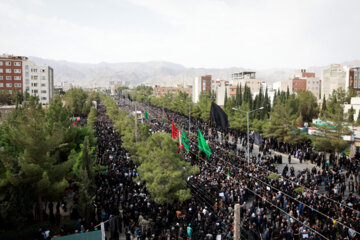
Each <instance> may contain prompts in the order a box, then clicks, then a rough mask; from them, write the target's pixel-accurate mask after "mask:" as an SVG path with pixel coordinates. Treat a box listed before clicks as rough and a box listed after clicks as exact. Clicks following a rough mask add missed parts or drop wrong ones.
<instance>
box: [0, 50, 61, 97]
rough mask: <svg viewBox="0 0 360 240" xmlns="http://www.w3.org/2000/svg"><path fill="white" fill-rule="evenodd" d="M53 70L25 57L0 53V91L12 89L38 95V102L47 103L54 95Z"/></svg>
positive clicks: (10, 91) (11, 90) (10, 90)
mask: <svg viewBox="0 0 360 240" xmlns="http://www.w3.org/2000/svg"><path fill="white" fill-rule="evenodd" d="M53 74H54V71H53V69H52V68H51V67H49V66H46V65H44V66H39V65H36V64H35V63H34V62H32V61H29V60H28V58H27V57H23V56H13V55H7V54H4V55H0V91H8V92H9V93H12V92H13V91H14V90H16V91H21V92H24V93H25V92H28V93H29V94H30V95H32V96H38V97H39V100H40V103H42V104H48V103H49V101H50V99H52V98H53V97H54V75H53Z"/></svg>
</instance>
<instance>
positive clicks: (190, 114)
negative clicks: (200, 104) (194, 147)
mask: <svg viewBox="0 0 360 240" xmlns="http://www.w3.org/2000/svg"><path fill="white" fill-rule="evenodd" d="M190 124H191V104H190V102H189V136H190Z"/></svg>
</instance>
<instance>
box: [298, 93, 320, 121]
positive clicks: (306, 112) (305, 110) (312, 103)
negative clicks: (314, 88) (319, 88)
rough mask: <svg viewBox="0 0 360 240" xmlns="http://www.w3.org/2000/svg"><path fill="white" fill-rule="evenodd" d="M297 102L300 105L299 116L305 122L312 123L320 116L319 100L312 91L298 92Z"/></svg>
mask: <svg viewBox="0 0 360 240" xmlns="http://www.w3.org/2000/svg"><path fill="white" fill-rule="evenodd" d="M297 102H298V104H299V112H298V113H299V115H301V116H302V118H303V121H305V122H311V121H312V119H313V118H316V117H317V116H318V114H319V107H318V104H317V99H316V97H315V96H314V94H313V93H312V92H310V91H301V90H300V91H298V96H297Z"/></svg>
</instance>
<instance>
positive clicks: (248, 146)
mask: <svg viewBox="0 0 360 240" xmlns="http://www.w3.org/2000/svg"><path fill="white" fill-rule="evenodd" d="M249 113H250V112H246V119H247V155H248V165H250V143H249Z"/></svg>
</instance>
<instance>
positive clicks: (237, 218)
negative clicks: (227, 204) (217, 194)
mask: <svg viewBox="0 0 360 240" xmlns="http://www.w3.org/2000/svg"><path fill="white" fill-rule="evenodd" d="M234 214H235V217H234V240H240V239H241V226H240V221H241V219H240V218H241V216H240V204H238V203H237V204H235V211H234Z"/></svg>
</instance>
